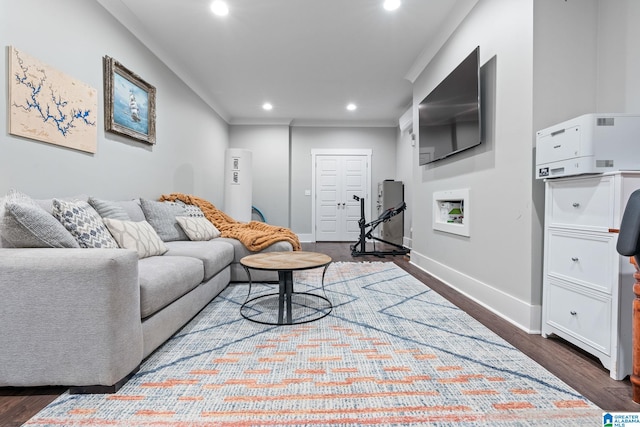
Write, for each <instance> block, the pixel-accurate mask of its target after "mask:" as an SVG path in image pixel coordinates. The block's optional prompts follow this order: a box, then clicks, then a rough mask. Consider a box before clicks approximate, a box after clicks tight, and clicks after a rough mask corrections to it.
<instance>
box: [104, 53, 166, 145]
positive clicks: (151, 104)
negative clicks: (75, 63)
mask: <svg viewBox="0 0 640 427" xmlns="http://www.w3.org/2000/svg"><path fill="white" fill-rule="evenodd" d="M103 66H104V104H105V105H104V115H105V117H104V119H105V120H104V123H105V130H106V131H107V132H112V133H116V134H118V135H123V136H126V137H129V138H132V139H135V140H137V141H141V142H146V143H147V144H155V143H156V88H155V87H154V86H152V85H150V84H149V83H147V82H146V81H144V80H142V78H140V76H138V75H137V74H135V73H134V72H132V71H131V70H129V69H128V68H126V67H125V66H124V65H122V64H121V63H119V62H118V61H116V60H115V59H113V58H111V57H109V56H105V57H104V58H103Z"/></svg>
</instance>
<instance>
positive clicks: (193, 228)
mask: <svg viewBox="0 0 640 427" xmlns="http://www.w3.org/2000/svg"><path fill="white" fill-rule="evenodd" d="M176 220H177V221H178V224H180V227H182V229H183V230H184V232H185V234H186V235H187V236H189V240H211V239H215V238H216V237H220V230H218V229H217V228H216V227H215V225H213V224H212V223H211V221H209V220H208V219H207V218H193V217H189V216H177V217H176Z"/></svg>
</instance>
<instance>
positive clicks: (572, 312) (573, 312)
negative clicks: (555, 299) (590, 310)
mask: <svg viewBox="0 0 640 427" xmlns="http://www.w3.org/2000/svg"><path fill="white" fill-rule="evenodd" d="M569 313H571V315H572V316H575V315H576V314H578V312H577V311H573V310H571V311H570V312H569Z"/></svg>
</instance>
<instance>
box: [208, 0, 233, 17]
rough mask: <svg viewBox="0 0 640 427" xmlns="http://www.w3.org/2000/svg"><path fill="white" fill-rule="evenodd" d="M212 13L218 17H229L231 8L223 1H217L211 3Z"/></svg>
mask: <svg viewBox="0 0 640 427" xmlns="http://www.w3.org/2000/svg"><path fill="white" fill-rule="evenodd" d="M211 11H212V12H213V13H214V14H216V15H218V16H227V15H228V14H229V6H227V3H225V2H224V1H222V0H215V1H214V2H213V3H211Z"/></svg>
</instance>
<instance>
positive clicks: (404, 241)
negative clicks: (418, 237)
mask: <svg viewBox="0 0 640 427" xmlns="http://www.w3.org/2000/svg"><path fill="white" fill-rule="evenodd" d="M412 243H413V240H411V238H410V237H407V236H404V237H403V238H402V246H404V247H405V248H408V249H411V244H412Z"/></svg>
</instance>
